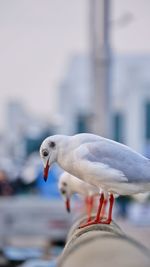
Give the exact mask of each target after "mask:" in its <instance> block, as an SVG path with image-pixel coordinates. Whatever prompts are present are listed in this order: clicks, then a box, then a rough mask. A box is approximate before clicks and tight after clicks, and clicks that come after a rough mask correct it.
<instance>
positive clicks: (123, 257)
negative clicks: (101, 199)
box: [58, 217, 150, 267]
mask: <svg viewBox="0 0 150 267" xmlns="http://www.w3.org/2000/svg"><path fill="white" fill-rule="evenodd" d="M85 219H86V218H85V217H82V218H81V219H79V220H78V221H77V222H75V224H74V225H73V227H72V228H71V230H70V232H69V234H68V238H67V243H66V246H65V248H64V250H63V253H62V255H61V256H60V258H59V261H58V267H77V266H79V267H82V266H83V267H91V266H92V267H99V266H102V267H108V266H109V267H110V266H111V267H116V266H121V267H149V266H150V251H149V250H148V249H147V248H146V247H144V246H143V245H142V244H140V243H139V242H137V241H136V240H134V239H132V238H130V237H128V236H127V235H125V233H124V232H123V231H122V230H121V229H120V227H119V226H118V225H117V224H116V223H115V222H112V223H111V224H110V225H105V224H99V225H91V226H88V227H85V228H82V229H78V226H79V225H80V223H82V222H84V221H85Z"/></svg>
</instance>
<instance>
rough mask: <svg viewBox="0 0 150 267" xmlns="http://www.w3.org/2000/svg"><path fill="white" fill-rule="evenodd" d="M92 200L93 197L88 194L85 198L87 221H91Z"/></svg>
mask: <svg viewBox="0 0 150 267" xmlns="http://www.w3.org/2000/svg"><path fill="white" fill-rule="evenodd" d="M93 202H94V197H93V196H90V197H87V198H86V208H87V216H88V218H87V222H90V221H91V213H92V209H93Z"/></svg>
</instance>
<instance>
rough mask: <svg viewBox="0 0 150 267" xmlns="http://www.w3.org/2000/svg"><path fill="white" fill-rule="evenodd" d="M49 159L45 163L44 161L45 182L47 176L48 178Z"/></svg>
mask: <svg viewBox="0 0 150 267" xmlns="http://www.w3.org/2000/svg"><path fill="white" fill-rule="evenodd" d="M49 167H50V165H49V159H48V160H47V163H46V167H45V168H44V181H45V182H46V181H47V178H48V171H49Z"/></svg>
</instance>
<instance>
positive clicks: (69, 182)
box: [58, 172, 107, 222]
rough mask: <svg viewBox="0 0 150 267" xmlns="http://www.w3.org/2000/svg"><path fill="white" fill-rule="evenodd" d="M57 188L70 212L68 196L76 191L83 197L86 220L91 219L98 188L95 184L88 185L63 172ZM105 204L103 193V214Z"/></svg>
mask: <svg viewBox="0 0 150 267" xmlns="http://www.w3.org/2000/svg"><path fill="white" fill-rule="evenodd" d="M58 188H59V191H60V192H61V194H62V196H63V197H64V198H65V203H66V209H67V211H68V212H70V198H71V196H72V195H73V194H75V193H78V194H79V195H82V196H83V197H84V198H85V203H86V207H87V215H88V218H87V222H90V221H91V213H92V209H93V204H94V197H95V196H98V195H99V189H98V188H97V187H96V186H93V185H90V184H89V183H86V182H84V181H82V180H80V179H79V178H77V177H75V176H73V175H71V174H70V173H68V172H63V173H62V174H61V175H60V178H59V182H58ZM106 204H107V195H106V194H105V201H104V204H103V214H104V213H105V207H106Z"/></svg>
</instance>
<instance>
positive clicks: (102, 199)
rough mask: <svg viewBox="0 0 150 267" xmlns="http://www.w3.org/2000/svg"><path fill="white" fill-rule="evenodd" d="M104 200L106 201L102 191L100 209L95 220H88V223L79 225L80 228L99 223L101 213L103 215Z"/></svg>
mask: <svg viewBox="0 0 150 267" xmlns="http://www.w3.org/2000/svg"><path fill="white" fill-rule="evenodd" d="M103 202H104V194H103V193H102V194H101V195H100V200H99V206H98V210H97V215H96V217H95V219H94V221H90V222H87V223H85V224H83V225H81V226H79V228H84V227H85V226H88V225H92V224H98V223H99V222H100V215H101V210H102V206H103ZM100 223H101V222H100Z"/></svg>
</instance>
